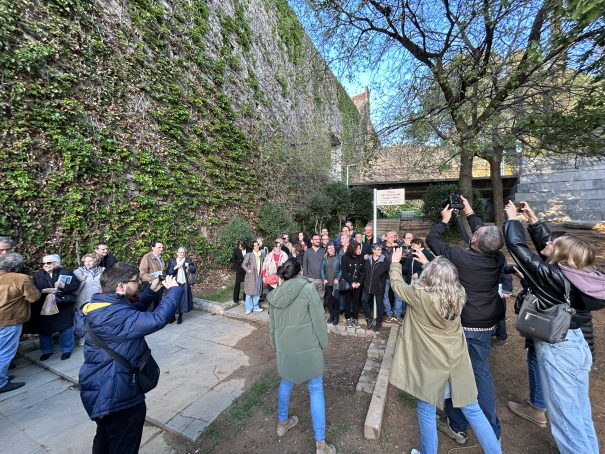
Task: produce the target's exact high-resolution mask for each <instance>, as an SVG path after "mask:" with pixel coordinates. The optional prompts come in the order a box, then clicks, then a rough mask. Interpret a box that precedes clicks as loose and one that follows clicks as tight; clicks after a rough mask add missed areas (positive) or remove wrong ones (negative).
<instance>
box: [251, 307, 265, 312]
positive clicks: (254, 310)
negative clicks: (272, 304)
mask: <svg viewBox="0 0 605 454" xmlns="http://www.w3.org/2000/svg"><path fill="white" fill-rule="evenodd" d="M262 311H263V310H262V309H261V308H258V309H252V312H262Z"/></svg>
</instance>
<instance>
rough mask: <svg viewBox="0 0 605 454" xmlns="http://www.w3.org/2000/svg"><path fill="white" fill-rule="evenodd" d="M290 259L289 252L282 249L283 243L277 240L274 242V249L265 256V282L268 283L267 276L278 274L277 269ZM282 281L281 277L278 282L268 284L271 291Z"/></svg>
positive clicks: (263, 272)
mask: <svg viewBox="0 0 605 454" xmlns="http://www.w3.org/2000/svg"><path fill="white" fill-rule="evenodd" d="M287 260H288V254H286V253H285V252H284V251H282V250H281V243H279V242H277V241H275V242H274V243H273V250H272V251H271V252H269V253H268V254H267V256H266V257H265V261H264V262H263V271H262V276H263V283H265V284H267V282H266V281H265V279H266V278H267V276H270V275H272V274H275V275H277V269H278V268H279V267H280V266H282V265H283V264H284V263H286V261H287ZM281 283H282V279H281V278H279V279H278V281H277V284H267V285H268V286H269V291H271V290H274V289H275V288H277V286H278V285H280V284H281Z"/></svg>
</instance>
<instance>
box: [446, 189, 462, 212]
mask: <svg viewBox="0 0 605 454" xmlns="http://www.w3.org/2000/svg"><path fill="white" fill-rule="evenodd" d="M448 205H449V206H450V209H452V210H461V209H463V208H464V203H463V202H462V199H461V198H460V195H459V194H454V193H453V192H452V193H451V194H450V195H449V196H448V197H447V199H444V200H442V201H441V207H442V208H445V207H446V206H448Z"/></svg>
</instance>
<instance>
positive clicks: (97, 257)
mask: <svg viewBox="0 0 605 454" xmlns="http://www.w3.org/2000/svg"><path fill="white" fill-rule="evenodd" d="M86 257H90V258H91V259H93V261H94V262H95V263H96V264H97V265H98V264H99V262H101V256H100V255H99V254H97V253H95V252H91V253H90V254H86V255H85V256H84V257H82V263H84V259H85V258H86Z"/></svg>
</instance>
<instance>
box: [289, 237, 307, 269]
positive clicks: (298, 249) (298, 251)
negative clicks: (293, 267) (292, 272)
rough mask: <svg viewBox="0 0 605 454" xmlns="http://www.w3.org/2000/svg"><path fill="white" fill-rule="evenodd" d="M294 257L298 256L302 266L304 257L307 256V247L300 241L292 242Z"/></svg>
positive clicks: (297, 258)
mask: <svg viewBox="0 0 605 454" xmlns="http://www.w3.org/2000/svg"><path fill="white" fill-rule="evenodd" d="M291 252H292V257H296V260H298V263H300V266H302V262H303V258H304V256H305V248H304V247H303V245H302V244H300V243H299V242H298V241H296V242H294V243H292V249H291Z"/></svg>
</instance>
